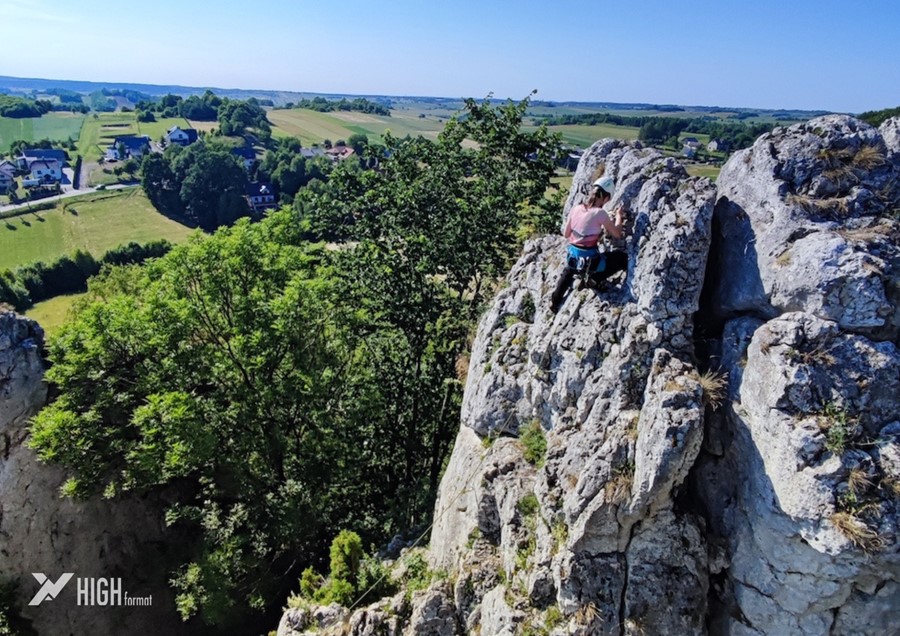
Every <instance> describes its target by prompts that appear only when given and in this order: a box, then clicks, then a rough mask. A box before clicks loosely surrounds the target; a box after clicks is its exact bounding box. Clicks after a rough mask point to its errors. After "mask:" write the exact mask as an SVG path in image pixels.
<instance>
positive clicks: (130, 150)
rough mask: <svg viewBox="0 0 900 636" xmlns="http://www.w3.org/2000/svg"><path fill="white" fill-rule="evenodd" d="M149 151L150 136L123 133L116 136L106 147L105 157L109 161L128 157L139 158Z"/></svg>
mask: <svg viewBox="0 0 900 636" xmlns="http://www.w3.org/2000/svg"><path fill="white" fill-rule="evenodd" d="M149 151H150V137H148V136H147V135H141V136H140V137H137V136H135V135H124V136H122V137H116V138H115V140H114V141H113V143H111V144H110V145H109V147H108V148H107V149H106V158H107V159H108V160H110V161H120V160H125V159H128V158H129V157H131V158H134V159H140V158H141V157H143V156H144V154H145V153H147V152H149Z"/></svg>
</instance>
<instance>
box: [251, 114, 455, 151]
mask: <svg viewBox="0 0 900 636" xmlns="http://www.w3.org/2000/svg"><path fill="white" fill-rule="evenodd" d="M267 116H268V118H269V121H271V122H272V124H273V126H274V128H273V130H272V134H273V135H275V136H276V137H286V136H289V137H297V138H298V139H299V140H300V142H301V143H303V144H304V145H312V144H316V143H321V142H322V141H324V140H325V139H330V140H331V141H332V142H335V141H338V140H339V139H343V140H345V141H346V140H347V139H348V138H349V137H350V136H351V135H353V134H362V135H366V136H367V137H369V139H370V140H371V141H378V140H380V139H381V136H382V135H383V134H384V132H385V131H386V130H390V131H391V134H392V135H394V136H395V137H405V136H406V135H414V136H415V135H423V136H425V137H429V138H431V139H434V138H435V137H437V134H438V133H439V132H440V131H441V130H443V128H444V124H445V121H444V120H443V119H440V118H438V117H435V116H430V117H419V115H418V111H409V112H405V111H404V112H400V113H397V114H396V115H394V116H392V117H384V116H381V115H368V114H365V113H354V112H340V113H319V112H316V111H314V110H306V109H303V108H295V109H290V110H271V111H269V112H268V113H267Z"/></svg>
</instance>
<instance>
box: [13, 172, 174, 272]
mask: <svg viewBox="0 0 900 636" xmlns="http://www.w3.org/2000/svg"><path fill="white" fill-rule="evenodd" d="M60 203H61V205H58V206H57V207H56V208H54V209H52V210H46V211H42V212H33V213H28V214H23V215H21V216H16V217H12V218H7V219H2V220H0V270H2V269H6V268H10V267H16V266H18V265H24V264H26V263H30V262H32V261H52V260H54V259H56V258H59V257H60V256H63V255H65V254H71V253H72V252H73V251H75V250H76V249H82V250H86V251H88V252H90V253H91V254H93V255H94V256H96V257H98V258H99V257H100V256H102V255H103V254H104V253H105V252H106V251H107V250H109V249H111V248H113V247H116V246H118V245H122V244H123V243H128V242H129V241H137V242H138V243H145V242H147V241H152V240H156V239H168V240H169V241H172V242H173V243H177V242H180V241H183V240H184V239H185V238H186V237H187V236H188V235H189V234H190V233H191V232H192V230H191V229H190V228H188V227H185V226H184V225H181V224H180V223H176V222H175V221H173V220H171V219H168V218H166V217H164V216H163V215H161V214H160V213H159V212H157V211H156V210H155V209H154V208H153V206H152V205H151V204H150V201H149V200H148V199H147V197H146V196H144V193H143V191H142V190H141V189H140V188H131V189H128V190H120V191H111V192H102V193H101V192H98V193H95V194H89V195H85V196H84V197H73V198H71V199H63V200H62V201H61V202H60Z"/></svg>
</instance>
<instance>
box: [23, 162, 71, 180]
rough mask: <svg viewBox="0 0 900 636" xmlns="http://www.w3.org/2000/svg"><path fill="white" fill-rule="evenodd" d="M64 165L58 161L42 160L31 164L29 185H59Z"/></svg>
mask: <svg viewBox="0 0 900 636" xmlns="http://www.w3.org/2000/svg"><path fill="white" fill-rule="evenodd" d="M62 177H63V174H62V164H61V163H60V162H59V161H57V160H56V159H41V160H38V161H32V162H31V178H30V180H29V183H33V182H34V181H37V182H38V183H57V182H59V181H62Z"/></svg>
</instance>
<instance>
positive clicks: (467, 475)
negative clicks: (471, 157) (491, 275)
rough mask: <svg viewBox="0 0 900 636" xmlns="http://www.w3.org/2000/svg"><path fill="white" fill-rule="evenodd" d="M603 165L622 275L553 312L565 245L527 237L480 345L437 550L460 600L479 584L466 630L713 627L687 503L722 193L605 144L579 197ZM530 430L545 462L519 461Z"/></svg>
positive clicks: (444, 492)
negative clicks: (708, 623)
mask: <svg viewBox="0 0 900 636" xmlns="http://www.w3.org/2000/svg"><path fill="white" fill-rule="evenodd" d="M601 165H602V166H603V167H604V170H605V172H606V174H611V175H612V176H613V178H614V179H615V180H616V183H617V191H616V196H615V199H614V201H613V202H612V206H613V207H614V206H616V205H618V204H619V203H622V204H624V205H626V206H627V208H628V209H630V210H631V220H632V222H633V225H632V231H631V235H630V237H629V238H628V239H627V242H626V243H627V250H628V253H629V269H628V273H627V276H625V277H624V279H621V280H618V281H617V282H616V283H615V284H614V285H613V286H612V288H611V289H609V290H607V291H603V292H597V291H595V290H582V291H576V292H573V294H572V295H571V296H570V297H569V298H568V299H567V301H566V302H565V304H564V305H563V307H562V308H561V310H560V312H559V313H558V314H553V313H551V312H550V311H549V301H548V297H549V293H550V291H552V289H553V288H554V287H555V283H556V277H557V276H558V275H559V273H560V271H561V265H562V254H563V251H564V249H563V247H564V244H563V242H562V241H561V239H558V238H546V239H542V240H540V241H535V242H532V243H529V244H528V245H526V248H525V254H524V255H523V257H522V258H521V259H520V260H519V262H518V263H517V264H516V266H515V267H514V268H513V270H512V272H511V273H510V275H509V277H508V281H509V286H508V287H507V288H506V289H504V290H503V291H502V292H501V293H500V294H499V295H498V297H497V298H496V300H495V302H494V304H493V306H492V308H491V309H490V310H489V311H488V313H487V314H486V315H485V316H484V318H483V320H482V321H481V325H480V328H479V332H478V333H479V335H478V337H477V338H476V341H475V344H474V346H473V352H472V362H471V366H470V369H469V377H468V384H467V387H466V393H465V399H464V403H463V409H462V419H463V425H464V426H463V428H462V430H461V431H460V434H459V437H458V439H457V444H456V447H455V449H454V452H453V456H452V457H451V460H450V463H449V466H448V468H447V472H446V474H445V476H444V479H443V481H442V483H441V490H440V496H439V502H438V505H437V507H436V510H435V518H436V523H435V528H434V530H433V533H432V539H431V553H432V558H433V563H434V566H435V567H437V568H444V569H447V570H450V571H452V572H457V573H458V578H457V583H456V588H457V598H458V599H459V598H460V597H465V596H466V595H465V594H463V593H462V591H463V590H466V589H473V590H475V593H474V594H472V595H469V596H470V597H472V598H466V602H465V603H462V604H460V605H459V610H460V613H461V618H463V619H464V621H465V622H466V624H467V625H468V627H469V630H470V631H471V630H473V629H475V628H476V625H477V624H480V625H481V630H482V633H491V634H495V633H509V634H513V633H519V632H518V631H516V630H517V629H519V630H521V629H522V628H523V627H524V626H527V625H530V624H533V625H541V624H544V623H547V622H548V620H549V619H548V616H551V617H555V622H557V623H558V626H557V629H559V630H562V631H560V632H559V633H573V634H620V633H626V632H627V633H639V632H640V630H644V631H645V632H646V633H654V634H663V633H672V634H675V633H678V634H684V633H697V632H700V631H702V630H703V625H704V622H705V616H706V604H707V590H708V588H709V570H710V568H709V563H708V562H709V557H708V553H709V546H708V545H707V541H706V539H705V537H704V534H705V532H704V521H703V519H702V518H701V517H700V516H699V515H697V514H696V513H694V512H693V511H691V510H687V509H684V508H682V507H681V506H680V505H677V504H676V499H677V494H678V493H679V491H681V490H682V489H683V488H684V485H685V480H686V478H687V476H688V473H689V470H690V468H691V466H692V465H693V464H694V461H695V459H696V457H697V455H698V453H699V452H700V448H701V444H702V438H703V424H704V396H703V389H702V388H701V385H700V377H699V374H698V372H697V369H696V366H695V364H694V363H693V360H692V352H693V343H692V335H693V322H692V316H693V314H694V313H695V312H696V311H697V310H698V308H699V301H700V293H701V286H702V281H703V274H704V271H705V268H706V256H707V254H708V251H709V243H710V225H711V219H712V214H713V208H714V205H715V189H714V187H713V186H712V184H711V183H710V182H709V181H708V180H705V179H696V178H690V177H688V175H687V174H686V173H685V172H684V169H683V168H681V167H680V165H678V164H677V163H676V162H675V161H673V160H672V159H667V158H665V157H663V156H662V155H660V154H659V153H657V152H655V151H652V150H645V149H641V148H640V147H634V146H630V145H627V144H624V143H622V142H616V141H603V142H598V144H595V145H594V147H592V148H591V149H590V150H589V151H588V153H586V155H585V158H584V159H583V160H582V164H581V165H580V166H579V169H578V172H577V174H576V178H575V184H574V187H573V191H576V192H578V191H580V190H581V189H582V188H583V186H585V185H586V184H589V183H590V178H591V176H592V175H593V174H594V173H595V171H596V169H597V167H598V166H601ZM575 201H576V196H574V195H573V197H570V202H569V206H571V205H572V204H573V203H574V202H575ZM531 308H534V309H533V311H532V309H531ZM523 431H529V432H528V433H526V434H525V435H524V436H523V439H527V438H528V437H530V438H532V439H533V438H535V437H541V436H543V437H545V438H546V442H547V452H546V457H545V458H539V459H538V460H537V461H535V460H534V459H533V460H532V462H529V461H528V460H526V459H525V456H524V454H523V449H525V448H527V446H526V444H525V443H523V441H522V440H521V439H516V436H519V435H522V432H523ZM536 431H540V432H539V433H536ZM485 438H486V439H488V440H491V439H494V438H496V439H495V441H493V443H492V444H491V445H490V447H489V448H487V449H486V448H485V447H484V443H483V441H482V440H483V439H485ZM492 581H496V583H493V585H494V587H493V588H491V587H490V585H491V584H492ZM482 590H485V591H482ZM479 596H481V599H480V601H481V602H480V603H479V602H478V601H479ZM551 607H557V608H558V610H559V615H558V617H557V615H556V614H555V613H553V612H552V611H550V610H548V609H547V608H551ZM548 611H550V614H548ZM473 617H475V618H476V619H477V620H473ZM551 622H552V621H551ZM485 630H487V631H485Z"/></svg>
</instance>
